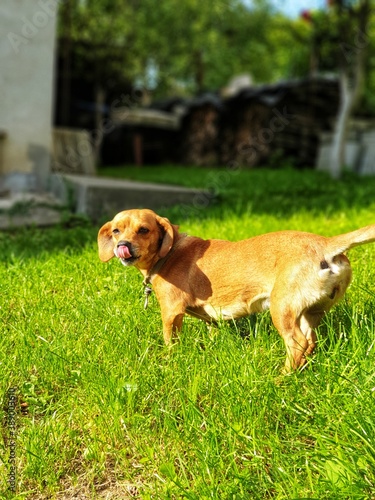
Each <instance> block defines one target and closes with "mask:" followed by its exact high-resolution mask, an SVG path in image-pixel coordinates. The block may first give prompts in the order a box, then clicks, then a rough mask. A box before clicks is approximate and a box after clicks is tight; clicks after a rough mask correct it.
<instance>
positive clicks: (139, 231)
mask: <svg viewBox="0 0 375 500" xmlns="http://www.w3.org/2000/svg"><path fill="white" fill-rule="evenodd" d="M149 231H150V230H149V229H147V227H140V228H139V229H138V231H137V233H138V234H147V233H148V232H149Z"/></svg>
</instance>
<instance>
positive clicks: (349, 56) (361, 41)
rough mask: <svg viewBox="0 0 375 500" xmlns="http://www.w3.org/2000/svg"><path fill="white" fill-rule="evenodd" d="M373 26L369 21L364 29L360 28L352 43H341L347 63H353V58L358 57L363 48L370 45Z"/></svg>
mask: <svg viewBox="0 0 375 500" xmlns="http://www.w3.org/2000/svg"><path fill="white" fill-rule="evenodd" d="M371 28H372V26H371V23H370V21H369V22H368V23H367V25H366V27H365V29H364V30H361V29H359V28H358V30H357V32H356V34H355V35H354V38H353V40H352V42H351V43H346V42H342V43H340V48H341V50H342V52H343V54H344V57H345V60H346V62H347V64H351V63H352V62H353V58H355V57H357V56H358V54H359V53H360V52H361V51H362V50H364V49H366V48H367V47H368V45H369V43H370V33H371Z"/></svg>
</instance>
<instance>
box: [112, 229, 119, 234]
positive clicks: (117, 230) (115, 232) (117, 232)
mask: <svg viewBox="0 0 375 500" xmlns="http://www.w3.org/2000/svg"><path fill="white" fill-rule="evenodd" d="M119 233H120V230H119V229H113V230H112V234H119Z"/></svg>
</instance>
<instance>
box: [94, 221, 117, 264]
mask: <svg viewBox="0 0 375 500" xmlns="http://www.w3.org/2000/svg"><path fill="white" fill-rule="evenodd" d="M98 247H99V259H100V260H101V261H102V262H107V261H108V260H110V259H112V257H114V256H115V254H114V252H113V248H114V244H113V240H112V222H107V223H106V224H104V226H103V227H102V228H101V229H100V230H99V233H98Z"/></svg>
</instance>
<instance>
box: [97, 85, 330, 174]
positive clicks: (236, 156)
mask: <svg viewBox="0 0 375 500" xmlns="http://www.w3.org/2000/svg"><path fill="white" fill-rule="evenodd" d="M338 106H339V86H338V81H337V79H333V78H324V77H315V78H308V79H303V80H296V81H287V82H281V83H278V84H273V85H263V86H258V87H255V86H252V87H248V88H244V89H241V90H239V91H238V92H237V93H236V94H235V95H233V96H231V97H227V98H225V99H224V98H221V97H220V96H219V95H218V94H214V93H207V94H204V95H201V96H198V97H196V98H194V99H182V98H176V99H169V100H165V101H161V102H157V103H154V104H153V105H152V106H151V107H150V109H153V110H156V111H158V112H162V113H164V114H170V115H171V116H174V117H175V119H176V123H178V126H177V127H175V126H174V127H169V128H170V130H168V127H166V128H164V127H163V128H164V130H163V129H161V128H160V126H159V125H158V124H157V123H150V121H149V120H148V121H147V122H146V120H145V119H144V120H143V118H144V116H143V115H141V114H139V120H138V121H137V124H134V123H131V124H130V123H128V121H129V116H130V115H129V110H127V115H128V117H127V119H126V120H122V123H121V124H119V125H120V126H119V127H118V128H116V130H115V131H114V132H113V134H110V135H109V136H108V137H107V138H105V141H104V147H103V151H104V153H105V154H104V160H105V159H106V158H105V157H106V156H107V154H106V151H107V153H108V155H109V152H110V156H108V158H107V161H109V160H110V163H112V164H115V163H124V162H129V161H130V162H132V158H133V159H134V155H133V154H132V149H133V146H132V145H131V144H132V143H131V141H132V139H131V136H132V134H134V133H135V132H137V133H138V134H140V135H141V136H142V144H143V146H142V148H143V151H142V154H143V160H144V163H145V164H149V163H167V162H173V163H183V164H186V165H199V166H226V165H236V166H239V165H241V166H246V167H254V166H258V165H263V164H267V165H270V164H271V165H272V164H273V165H274V166H278V165H280V163H282V162H283V161H285V160H287V161H288V163H292V164H294V165H295V166H297V167H313V166H314V165H315V162H316V157H317V153H318V148H319V140H320V134H321V133H322V132H329V131H332V127H333V124H334V120H335V117H336V115H337V111H338ZM133 113H134V112H133ZM141 118H142V119H141ZM142 120H143V121H142ZM114 121H115V120H114ZM120 122H121V120H120ZM120 127H121V131H122V132H121V141H119V128H120ZM120 143H121V148H122V149H121V151H119V152H116V151H117V149H116V144H120ZM118 147H119V146H118ZM125 153H126V158H125V156H124V155H125ZM105 163H106V161H104V164H105Z"/></svg>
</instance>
